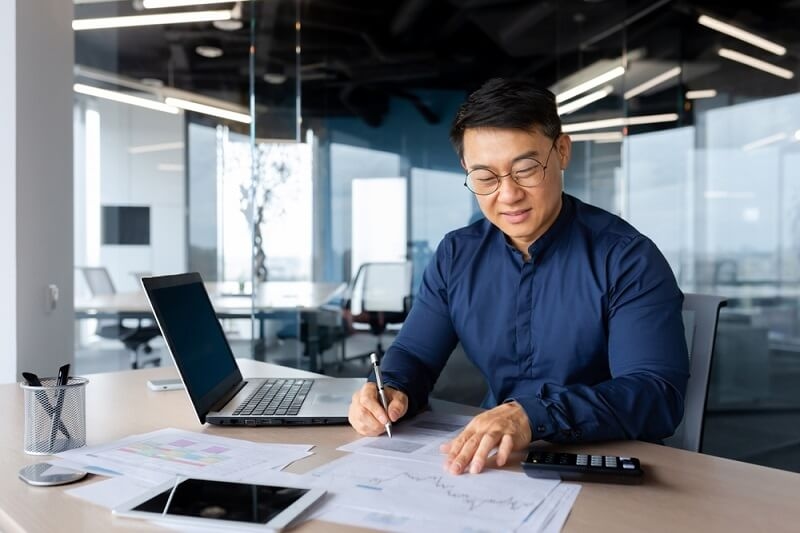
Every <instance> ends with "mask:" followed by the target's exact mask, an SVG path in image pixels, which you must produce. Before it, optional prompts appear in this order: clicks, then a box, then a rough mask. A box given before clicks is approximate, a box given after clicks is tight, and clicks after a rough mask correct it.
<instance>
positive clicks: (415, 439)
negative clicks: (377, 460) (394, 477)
mask: <svg viewBox="0 0 800 533" xmlns="http://www.w3.org/2000/svg"><path fill="white" fill-rule="evenodd" d="M470 420H472V417H471V416H463V415H447V414H441V413H435V412H432V411H428V412H425V413H422V414H420V415H417V416H416V417H414V418H413V419H411V420H407V421H405V422H403V423H401V424H396V425H394V426H393V427H392V438H391V439H390V438H389V437H387V436H386V435H383V436H380V437H364V438H361V439H358V440H356V441H353V442H351V443H349V444H345V445H344V446H341V447H339V448H338V449H339V450H341V451H345V452H353V453H361V454H368V455H380V456H384V457H394V458H396V459H410V460H414V461H425V462H429V463H436V464H441V463H442V461H443V460H444V456H443V455H442V452H440V451H439V446H441V445H442V444H443V443H445V442H447V441H449V440H452V439H453V438H455V437H456V436H458V434H459V433H460V432H461V430H463V429H464V426H466V425H467V424H468V423H469V421H470Z"/></svg>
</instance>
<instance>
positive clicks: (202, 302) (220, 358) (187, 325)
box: [142, 273, 242, 422]
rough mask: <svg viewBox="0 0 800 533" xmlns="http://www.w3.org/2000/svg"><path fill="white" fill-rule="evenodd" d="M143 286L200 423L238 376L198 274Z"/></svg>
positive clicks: (146, 280) (151, 281) (146, 282)
mask: <svg viewBox="0 0 800 533" xmlns="http://www.w3.org/2000/svg"><path fill="white" fill-rule="evenodd" d="M142 284H143V285H144V288H145V291H146V292H147V295H148V299H149V300H150V304H151V306H152V308H153V312H154V313H155V315H156V319H157V321H158V325H159V328H160V329H161V333H162V334H163V335H164V339H165V340H166V342H167V344H168V345H169V348H170V352H171V353H172V357H173V359H174V360H175V365H176V366H177V367H178V371H179V372H180V374H181V378H182V379H183V383H184V384H185V385H186V390H187V392H188V393H189V396H190V398H191V400H192V403H193V404H194V406H195V409H196V410H197V414H198V416H199V417H200V420H201V422H204V421H205V415H206V413H207V412H208V411H209V409H210V408H211V406H212V405H214V404H215V403H216V402H217V401H219V400H220V399H221V398H222V397H223V396H224V395H225V393H226V392H228V391H229V390H230V389H231V387H233V386H234V385H236V384H237V383H239V382H241V380H242V376H241V373H240V372H239V368H238V366H237V365H236V361H235V359H234V358H233V353H232V352H231V349H230V346H229V345H228V341H227V339H226V338H225V334H224V333H223V331H222V327H221V326H220V323H219V321H218V320H217V316H216V313H215V312H214V308H213V307H212V306H211V301H210V300H209V298H208V293H207V292H206V289H205V286H203V282H202V279H201V278H200V275H199V274H196V273H192V274H179V275H176V276H159V277H153V278H143V279H142Z"/></svg>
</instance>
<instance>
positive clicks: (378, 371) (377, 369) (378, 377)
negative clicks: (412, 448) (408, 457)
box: [369, 352, 392, 439]
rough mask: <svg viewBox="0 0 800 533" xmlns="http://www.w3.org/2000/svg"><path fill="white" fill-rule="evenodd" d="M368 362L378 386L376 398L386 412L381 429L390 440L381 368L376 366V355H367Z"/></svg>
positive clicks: (390, 421) (389, 424) (390, 434)
mask: <svg viewBox="0 0 800 533" xmlns="http://www.w3.org/2000/svg"><path fill="white" fill-rule="evenodd" d="M369 360H370V361H371V362H372V369H373V370H374V371H375V384H376V385H378V396H379V397H380V399H381V403H382V404H383V410H384V411H386V423H385V424H384V425H383V427H385V428H386V434H387V435H389V438H390V439H391V438H392V419H391V418H389V404H387V403H386V393H385V392H383V378H382V377H381V367H380V365H379V364H378V354H376V353H375V352H373V353H371V354H369Z"/></svg>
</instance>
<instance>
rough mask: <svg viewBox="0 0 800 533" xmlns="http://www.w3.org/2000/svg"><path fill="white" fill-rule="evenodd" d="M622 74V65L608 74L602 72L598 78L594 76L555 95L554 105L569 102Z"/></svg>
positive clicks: (623, 72) (623, 69)
mask: <svg viewBox="0 0 800 533" xmlns="http://www.w3.org/2000/svg"><path fill="white" fill-rule="evenodd" d="M623 74H625V67H623V66H622V65H620V66H618V67H614V68H612V69H611V70H609V71H608V72H604V73H603V74H600V75H599V76H595V77H594V78H592V79H590V80H587V81H585V82H583V83H580V84H578V85H576V86H575V87H573V88H572V89H567V90H566V91H564V92H562V93H559V94H557V95H556V103H561V102H563V101H565V100H569V99H570V98H573V97H575V96H578V95H579V94H583V93H585V92H586V91H589V90H591V89H594V88H595V87H599V86H600V85H602V84H604V83H606V82H608V81H611V80H613V79H614V78H619V77H620V76H622V75H623Z"/></svg>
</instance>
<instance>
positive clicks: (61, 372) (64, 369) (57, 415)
mask: <svg viewBox="0 0 800 533" xmlns="http://www.w3.org/2000/svg"><path fill="white" fill-rule="evenodd" d="M67 383H69V363H67V364H65V365H62V366H61V368H59V369H58V377H57V378H56V385H58V386H59V387H62V386H64V385H66V384H67ZM57 396H58V399H57V400H56V407H55V409H53V423H52V425H51V426H50V451H51V452H53V451H55V446H56V435H57V434H58V427H59V424H63V422H62V421H61V409H62V408H63V407H64V391H63V390H62V389H59V390H58V393H57ZM67 438H69V437H67Z"/></svg>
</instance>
